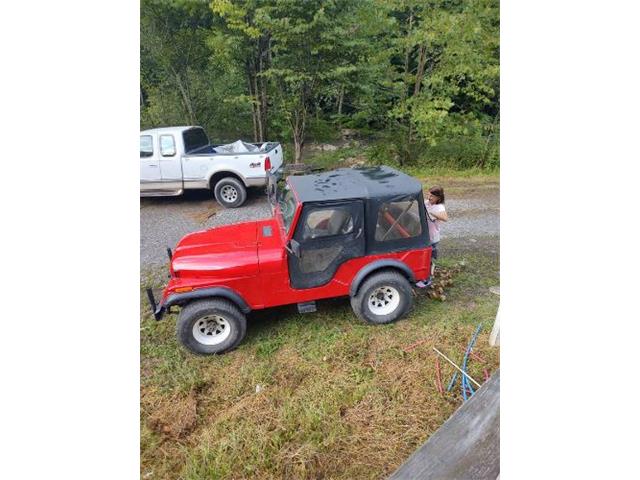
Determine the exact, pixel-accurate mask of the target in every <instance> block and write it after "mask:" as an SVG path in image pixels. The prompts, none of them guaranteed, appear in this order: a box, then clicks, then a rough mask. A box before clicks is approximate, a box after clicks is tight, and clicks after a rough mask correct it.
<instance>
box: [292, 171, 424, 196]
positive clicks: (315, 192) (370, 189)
mask: <svg viewBox="0 0 640 480" xmlns="http://www.w3.org/2000/svg"><path fill="white" fill-rule="evenodd" d="M288 181H289V184H290V185H291V186H292V187H293V189H294V190H295V192H296V194H297V195H298V199H299V200H300V201H301V202H302V203H306V202H322V201H335V200H344V199H349V198H363V199H373V198H388V197H395V196H403V195H411V194H418V193H420V192H421V190H422V185H421V184H420V182H419V181H418V180H416V179H415V178H413V177H410V176H409V175H407V174H406V173H402V172H399V171H398V170H395V169H394V168H391V167H387V166H380V167H367V168H340V169H337V170H332V171H330V172H326V173H316V174H313V175H300V176H292V177H289V179H288Z"/></svg>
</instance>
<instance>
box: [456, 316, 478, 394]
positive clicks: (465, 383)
mask: <svg viewBox="0 0 640 480" xmlns="http://www.w3.org/2000/svg"><path fill="white" fill-rule="evenodd" d="M481 329H482V324H478V326H477V328H476V331H475V332H474V334H473V336H472V337H471V341H470V342H469V345H468V346H467V350H466V351H465V352H464V359H463V360H462V371H463V372H464V373H467V362H468V360H469V353H471V350H472V349H473V345H474V344H475V343H476V340H477V338H478V334H479V333H480V330H481ZM460 387H461V389H462V398H463V399H464V400H465V401H466V400H467V399H468V398H469V397H470V396H471V395H473V394H474V393H475V390H474V389H473V387H472V386H471V382H470V381H469V379H468V378H467V376H466V375H462V380H461V381H460ZM467 391H468V392H469V393H470V395H469V396H467Z"/></svg>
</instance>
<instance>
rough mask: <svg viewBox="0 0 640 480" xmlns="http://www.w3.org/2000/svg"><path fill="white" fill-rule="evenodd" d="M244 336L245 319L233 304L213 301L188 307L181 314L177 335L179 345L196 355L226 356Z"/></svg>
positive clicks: (189, 304)
mask: <svg viewBox="0 0 640 480" xmlns="http://www.w3.org/2000/svg"><path fill="white" fill-rule="evenodd" d="M246 333H247V319H246V318H245V316H244V314H243V313H242V312H241V311H240V310H239V309H238V307H236V306H235V305H234V304H233V303H231V302H230V301H228V300H224V299H220V298H214V299H207V300H198V301H195V302H191V303H188V304H187V305H185V306H184V307H183V308H182V310H181V311H180V316H179V317H178V322H177V324H176V334H177V336H178V340H179V341H180V343H182V345H183V346H184V347H185V348H186V349H187V350H189V351H190V352H192V353H195V354H197V355H213V354H216V353H225V352H228V351H230V350H232V349H234V348H235V347H237V346H238V344H240V342H241V341H242V340H243V339H244V336H245V335H246Z"/></svg>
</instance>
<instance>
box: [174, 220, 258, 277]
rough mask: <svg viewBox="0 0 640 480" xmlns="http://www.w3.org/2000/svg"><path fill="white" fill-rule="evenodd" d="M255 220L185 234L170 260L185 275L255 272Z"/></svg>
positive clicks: (232, 275) (256, 259)
mask: <svg viewBox="0 0 640 480" xmlns="http://www.w3.org/2000/svg"><path fill="white" fill-rule="evenodd" d="M257 225H258V222H255V221H254V222H244V223H238V224H235V225H227V226H224V227H216V228H211V229H209V230H203V231H200V232H194V233H190V234H188V235H186V236H185V237H183V238H182V240H180V242H179V243H178V245H177V246H176V248H175V251H174V253H173V259H172V262H171V266H172V271H173V273H174V274H175V275H176V276H178V277H181V278H185V277H215V278H220V279H224V278H239V277H246V276H253V275H256V274H257V273H258V250H257V248H258V244H257V238H256V235H257V229H258V226H257Z"/></svg>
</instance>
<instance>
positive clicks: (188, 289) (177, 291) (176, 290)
mask: <svg viewBox="0 0 640 480" xmlns="http://www.w3.org/2000/svg"><path fill="white" fill-rule="evenodd" d="M191 290H193V287H178V288H176V289H175V290H174V292H176V293H183V292H190V291H191Z"/></svg>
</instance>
